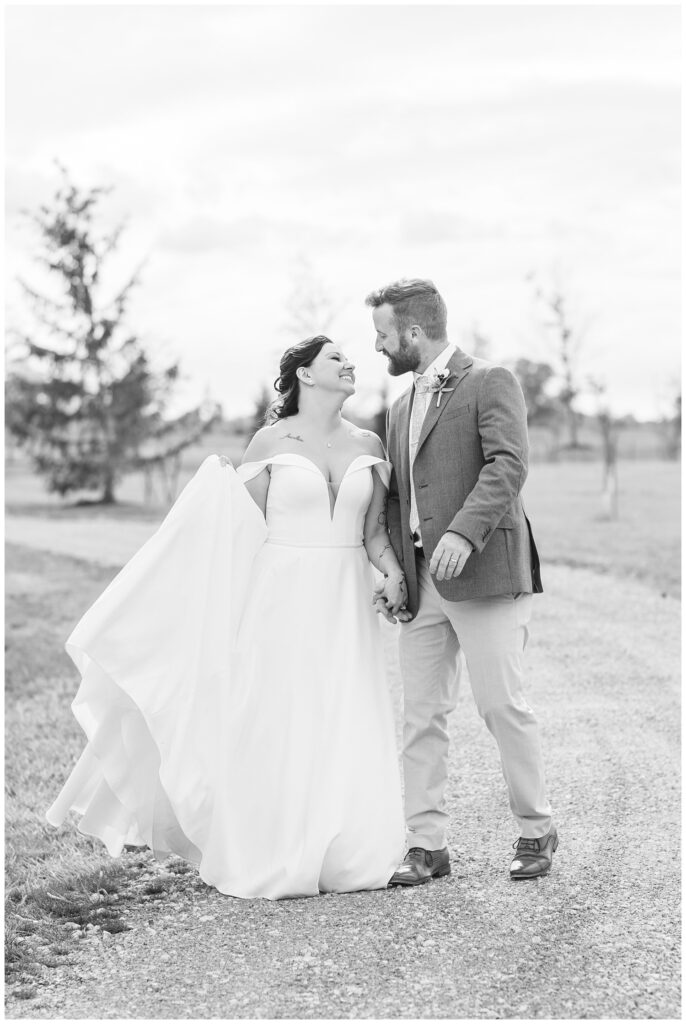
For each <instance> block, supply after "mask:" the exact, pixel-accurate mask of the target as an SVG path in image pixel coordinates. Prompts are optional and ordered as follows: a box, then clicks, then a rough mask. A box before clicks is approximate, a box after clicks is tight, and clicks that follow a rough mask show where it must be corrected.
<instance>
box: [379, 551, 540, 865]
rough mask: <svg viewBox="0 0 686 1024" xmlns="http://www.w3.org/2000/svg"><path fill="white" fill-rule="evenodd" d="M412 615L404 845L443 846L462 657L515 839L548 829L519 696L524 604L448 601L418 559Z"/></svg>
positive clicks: (406, 634) (406, 655)
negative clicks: (495, 756)
mask: <svg viewBox="0 0 686 1024" xmlns="http://www.w3.org/2000/svg"><path fill="white" fill-rule="evenodd" d="M417 574H418V582H419V595H420V596H419V611H418V613H417V615H416V616H415V618H414V619H412V621H411V622H407V623H403V625H402V626H401V633H400V641H399V654H400V671H401V676H402V681H403V691H404V708H405V723H404V736H403V772H404V777H405V817H406V821H407V830H408V842H409V845H410V846H411V847H412V846H420V847H423V848H424V849H426V850H440V849H442V848H443V847H444V846H445V845H446V829H447V825H448V814H447V813H446V810H445V790H446V783H447V778H448V755H449V739H448V716H449V715H450V713H451V711H453V710H454V709H455V705H456V702H457V688H458V655H459V653H460V649H461V650H462V652H463V654H464V658H465V661H466V664H467V670H468V672H469V679H470V682H471V687H472V693H473V695H474V700H475V701H476V706H477V709H478V712H479V714H480V716H481V718H483V720H484V722H485V723H486V725H487V727H488V729H489V731H490V732H491V734H492V735H493V737H494V738H495V741H496V743H497V744H498V749H499V751H500V761H501V765H502V770H503V775H504V777H505V782H506V784H507V789H508V793H509V799H510V807H511V809H512V813H513V814H514V817H515V819H516V821H517V824H518V825H519V829H520V835H522V836H525V837H526V838H531V839H536V838H540V837H541V836H544V835H546V833H547V832H549V831H550V828H551V825H552V817H551V808H550V804H549V802H548V799H547V797H546V790H545V777H544V771H543V758H542V755H541V747H540V741H539V735H538V724H537V722H536V718H535V716H534V713H533V711H532V710H531V708H530V707H529V705H528V703H527V701H526V698H525V696H524V691H523V669H522V660H523V654H524V648H525V647H526V643H527V639H528V624H529V619H530V617H531V605H532V601H533V597H532V595H531V594H520V595H519V596H518V597H514V596H513V595H511V594H508V595H503V596H499V597H486V598H480V599H478V600H474V601H446V600H445V599H444V598H442V597H441V595H440V594H439V593H438V591H437V590H436V587H435V586H434V583H433V580H432V578H431V575H430V573H429V568H428V565H427V563H426V561H425V559H424V558H418V559H417Z"/></svg>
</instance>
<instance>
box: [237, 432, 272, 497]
mask: <svg viewBox="0 0 686 1024" xmlns="http://www.w3.org/2000/svg"><path fill="white" fill-rule="evenodd" d="M270 430H271V428H270V427H262V429H261V430H258V431H257V433H256V434H255V436H254V437H253V439H252V441H251V442H250V444H249V445H248V447H247V448H246V449H245V452H244V453H243V458H242V459H241V465H242V464H243V463H245V462H259V461H260V460H261V459H266V458H268V457H269V454H270V449H271V443H272V442H271V434H270ZM270 480H271V476H270V473H269V468H268V467H267V466H265V468H264V469H263V470H262V471H261V472H260V473H258V474H257V476H254V477H253V478H252V479H251V480H246V481H244V486H245V489H246V490H247V492H248V494H249V495H250V497H251V498H252V499H253V501H254V502H255V504H256V505H257V507H258V508H259V510H260V512H261V513H262V515H263V516H265V517H266V514H267V492H268V491H269V481H270Z"/></svg>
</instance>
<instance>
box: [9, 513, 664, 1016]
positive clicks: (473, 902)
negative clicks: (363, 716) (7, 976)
mask: <svg viewBox="0 0 686 1024" xmlns="http://www.w3.org/2000/svg"><path fill="white" fill-rule="evenodd" d="M148 525H149V524H148ZM101 541H102V538H101ZM26 542H27V541H26V540H25V541H24V543H26ZM79 543H80V544H83V543H84V539H83V535H82V536H81V538H80V540H79ZM51 544H52V538H51ZM134 546H135V545H134ZM53 549H54V548H53ZM100 550H101V552H102V548H101V549H100ZM545 582H546V588H547V589H546V594H545V595H543V596H542V597H541V598H540V599H537V602H536V615H535V621H534V628H533V637H532V644H531V648H530V654H529V680H530V682H529V695H530V699H531V702H532V704H533V705H534V706H535V707H536V709H537V712H538V716H539V720H540V723H541V727H542V733H543V742H544V750H545V754H546V762H547V766H548V779H549V787H550V792H551V796H552V799H553V804H554V807H555V809H556V819H557V824H558V828H559V832H560V848H559V850H558V853H557V855H556V857H555V864H554V868H553V872H552V874H551V875H550V876H549V877H548V878H546V879H541V880H539V881H535V882H521V883H511V882H510V881H509V879H508V876H507V867H508V863H509V857H510V855H511V850H510V844H511V843H512V841H513V840H514V839H515V838H516V829H515V827H514V825H513V822H512V819H511V817H510V814H509V811H508V807H507V801H506V797H505V792H504V786H503V783H502V779H501V776H500V769H499V765H498V760H497V754H496V750H495V747H494V745H493V743H492V741H491V739H490V737H489V735H488V733H487V732H486V730H485V728H484V727H483V726H482V724H481V722H480V720H479V719H478V716H477V715H476V711H475V709H474V705H473V702H472V699H471V695H470V694H469V692H463V693H462V695H461V699H460V704H459V707H458V710H457V712H456V714H455V715H454V716H453V721H452V736H453V756H452V762H451V787H450V811H451V815H452V829H451V833H450V847H451V850H452V858H453V875H452V876H451V877H449V878H447V879H442V880H440V881H436V882H432V883H431V884H429V885H426V886H422V887H420V888H419V889H417V890H410V891H406V890H385V891H381V892H374V893H361V894H350V895H339V896H334V895H328V896H321V897H319V898H316V899H309V900H290V901H284V902H280V903H269V902H267V901H262V900H251V901H240V900H235V899H231V898H229V897H225V896H222V895H220V894H218V893H217V892H216V891H214V890H211V889H208V888H207V886H205V885H204V884H203V883H202V882H200V881H199V879H198V878H197V875H196V874H195V872H194V871H191V872H188V873H186V874H180V875H177V874H170V872H169V867H170V866H171V867H173V866H174V864H173V863H172V864H170V865H167V866H164V865H152V864H151V863H150V861H149V859H146V858H143V859H142V863H143V864H144V865H145V866H143V867H141V868H140V876H141V878H140V882H141V885H140V893H142V892H143V889H144V885H143V884H142V882H143V881H144V880H147V881H149V880H150V879H149V877H148V875H147V874H146V872H151V873H153V874H155V876H156V877H160V876H161V878H162V880H163V881H164V880H167V881H168V883H169V889H168V891H167V892H166V894H164V895H163V896H155V895H154V894H152V895H147V896H145V895H140V896H139V898H137V899H136V900H135V901H134V902H132V903H131V904H130V907H129V908H128V909H127V910H126V912H125V914H124V918H125V920H126V922H127V923H128V924H129V925H130V926H131V930H130V931H128V932H123V933H120V934H115V935H112V936H109V935H103V934H102V933H100V932H94V933H92V934H91V935H90V936H89V937H85V938H83V939H81V940H79V939H76V938H74V939H73V940H72V946H73V950H74V952H73V955H72V956H71V957H70V961H71V962H70V963H67V964H64V965H61V966H59V967H56V968H54V969H52V970H50V971H49V973H48V981H47V984H46V985H44V986H41V989H40V994H39V996H38V997H37V998H36V999H33V1000H30V1001H27V1002H25V1003H22V1002H19V1001H17V1000H11V1001H10V1003H9V1007H8V1013H7V1015H8V1016H9V1017H11V1018H20V1017H26V1018H34V1019H50V1018H76V1019H85V1018H89V1017H91V1018H102V1019H107V1018H144V1019H146V1018H165V1017H166V1018H172V1019H191V1018H200V1019H208V1018H225V1019H226V1018H257V1019H270V1018H271V1019H274V1018H294V1019H317V1018H337V1019H340V1018H453V1019H455V1018H456V1019H460V1018H465V1017H468V1018H495V1017H498V1018H505V1017H507V1018H521V1017H529V1018H540V1019H542V1018H579V1017H586V1018H634V1019H640V1018H659V1019H671V1018H674V1019H676V1018H678V1017H679V1016H680V993H679V964H680V960H679V950H680V920H679V910H680V889H679V884H680V883H679V857H678V852H679V835H680V830H679V788H678V787H679V767H680V759H679V606H678V603H677V602H676V601H674V600H673V599H671V598H661V597H660V596H659V595H658V594H656V593H655V592H654V591H653V590H652V589H650V588H648V587H645V586H643V585H641V584H638V583H630V582H627V581H622V583H621V585H620V584H619V583H618V582H617V581H616V580H614V579H612V578H610V577H605V576H598V575H594V574H592V573H589V572H586V571H583V570H575V569H568V568H562V567H557V568H556V567H548V569H547V571H546V578H545ZM395 697H396V702H397V699H398V694H397V689H396V692H395ZM136 856H138V855H136ZM139 860H141V858H140V857H139Z"/></svg>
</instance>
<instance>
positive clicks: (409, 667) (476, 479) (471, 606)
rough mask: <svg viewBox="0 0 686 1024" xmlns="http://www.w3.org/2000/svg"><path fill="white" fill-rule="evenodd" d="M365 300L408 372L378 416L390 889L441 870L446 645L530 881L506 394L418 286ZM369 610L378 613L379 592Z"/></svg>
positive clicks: (523, 591) (523, 552)
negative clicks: (389, 653) (391, 624)
mask: <svg viewBox="0 0 686 1024" xmlns="http://www.w3.org/2000/svg"><path fill="white" fill-rule="evenodd" d="M366 303H367V305H368V306H371V307H372V316H373V319H374V327H375V329H376V351H377V352H383V353H384V355H385V356H386V358H387V359H388V372H389V373H390V374H391V375H392V376H394V377H395V376H399V375H400V374H403V373H407V372H409V371H412V373H413V376H414V380H413V385H412V387H411V388H409V390H407V391H406V392H405V393H404V394H403V395H401V397H400V398H399V399H398V400H397V401H396V402H394V404H393V406H392V407H391V409H390V412H389V416H388V452H389V458H390V460H391V462H392V465H393V473H392V476H391V484H390V491H389V506H388V525H389V531H390V535H391V541H392V543H393V547H394V548H395V551H396V554H397V555H398V558H399V559H400V561H401V563H402V564H403V567H404V571H405V574H406V577H407V586H408V595H409V596H408V601H407V610H408V612H409V613H410V614H411V616H412V618H411V620H410V621H404V622H403V623H402V625H401V627H400V629H401V633H400V640H399V653H400V670H401V675H402V680H403V690H404V708H405V723H404V744H403V769H404V776H405V816H406V820H407V829H408V834H409V847H410V849H409V852H408V854H407V856H406V857H405V860H404V862H403V863H402V864H401V865H400V866H399V867H398V869H397V871H396V872H395V874H394V875H393V877H392V879H391V884H392V885H419V884H421V883H422V882H427V881H429V879H431V878H434V877H438V876H441V875H447V874H449V873H450V857H449V854H448V850H447V847H446V829H447V824H448V815H447V813H446V810H445V789H446V782H447V773H448V753H449V750H448V744H449V741H448V716H449V714H450V712H451V711H453V709H454V708H455V704H456V699H457V682H458V673H457V659H458V655H459V652H460V650H462V652H463V654H464V658H465V661H466V664H467V669H468V673H469V679H470V681H471V686H472V692H473V694H474V699H475V701H476V706H477V709H478V711H479V714H480V716H481V717H482V718H483V720H484V721H485V723H486V725H487V727H488V729H489V730H490V732H491V733H492V735H493V736H494V738H495V740H496V742H497V744H498V748H499V751H500V759H501V764H502V770H503V775H504V776H505V782H506V784H507V788H508V792H509V798H510V807H511V809H512V813H513V814H514V817H515V820H516V822H517V824H518V826H519V830H520V838H519V840H518V841H517V843H516V844H515V848H516V852H515V856H514V859H513V860H512V863H511V865H510V877H511V878H513V879H522V878H536V877H538V876H540V875H546V874H547V873H548V872H549V871H550V867H551V864H552V858H553V852H554V851H555V849H556V848H557V832H556V830H555V828H554V826H553V822H552V817H551V809H550V804H549V803H548V799H547V796H546V790H545V780H544V772H543V760H542V757H541V750H540V745H539V737H538V726H537V723H536V719H535V717H534V713H533V711H532V710H531V708H530V707H529V705H528V703H527V701H526V698H525V696H524V690H523V681H524V680H523V666H522V661H523V653H524V647H525V646H526V641H527V638H528V632H529V631H528V625H529V619H530V617H531V605H532V602H533V597H532V595H533V593H539V592H540V591H541V590H542V586H541V579H540V572H539V564H538V556H537V553H536V547H535V545H534V542H533V536H532V534H531V528H530V526H529V522H528V520H527V518H526V516H525V515H524V508H523V506H522V502H521V499H520V497H519V493H520V491H521V488H522V485H523V484H524V480H525V479H526V474H527V456H528V441H527V429H526V408H525V405H524V398H523V395H522V391H521V388H520V387H519V384H518V383H517V380H516V378H515V377H514V376H513V375H512V374H511V373H510V371H509V370H506V369H505V368H504V367H502V366H494V365H492V364H491V363H487V362H486V361H485V360H483V359H476V358H472V357H471V356H468V355H467V354H466V353H464V352H462V351H461V350H460V349H459V348H457V347H456V346H455V345H452V344H450V343H449V341H448V337H447V333H446V322H447V311H446V306H445V303H444V301H443V299H442V298H441V296H440V295H439V293H438V291H437V289H436V287H435V286H434V284H433V283H432V282H431V281H427V280H419V279H415V280H402V281H397V282H395V283H393V284H389V285H387V286H386V287H385V288H381V289H379V290H378V291H375V292H372V293H371V295H368V296H367V299H366ZM375 600H377V601H378V602H379V608H380V610H381V611H383V612H384V613H385V614H388V613H387V609H386V605H385V601H384V591H383V588H380V589H379V592H378V593H377V595H376V597H375ZM399 618H403V616H402V615H400V616H399Z"/></svg>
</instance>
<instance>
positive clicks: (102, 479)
mask: <svg viewBox="0 0 686 1024" xmlns="http://www.w3.org/2000/svg"><path fill="white" fill-rule="evenodd" d="M62 174H63V180H62V183H61V185H60V187H59V188H58V190H57V192H56V194H55V196H54V199H53V201H52V203H51V204H50V205H46V206H41V207H40V209H39V210H38V212H37V213H34V214H29V217H30V220H31V221H32V222H33V224H34V226H35V227H37V229H38V232H39V236H40V241H41V255H40V256H39V262H40V263H41V264H43V266H44V267H46V268H47V270H48V276H49V278H50V279H51V282H52V284H53V285H55V286H56V288H55V295H56V297H52V296H51V295H47V294H44V293H41V292H39V291H38V290H36V289H35V288H33V287H31V286H29V285H28V284H26V283H25V282H21V283H22V286H23V288H24V291H25V293H26V295H27V297H28V298H29V300H30V303H31V308H32V312H33V314H34V317H35V322H36V326H35V330H32V331H30V332H24V333H22V334H21V335H20V341H21V347H22V350H23V351H22V358H21V361H20V363H19V365H16V363H15V367H16V368H15V369H14V370H13V372H11V374H10V375H9V378H8V384H7V392H6V403H7V424H8V429H9V430H10V431H11V432H12V434H13V435H14V436H15V437H16V438H17V440H18V441H19V442H20V443H22V444H23V445H24V446H25V447H26V448H27V450H28V451H29V453H30V455H31V458H32V461H33V463H34V466H35V469H36V470H37V472H38V473H40V474H41V475H42V476H44V477H45V479H46V481H47V485H48V488H49V489H50V490H52V491H56V492H57V493H58V494H60V495H65V494H68V493H70V492H73V491H76V490H82V489H87V490H98V491H99V492H100V501H102V502H103V503H111V502H113V501H114V500H115V487H116V484H117V482H118V481H119V480H120V479H121V477H122V475H123V474H124V473H125V472H126V471H127V470H131V469H133V468H137V467H140V466H142V465H144V464H145V463H146V462H155V463H159V462H160V460H163V459H164V458H165V455H166V451H165V445H164V438H165V437H166V436H169V438H170V440H171V442H172V444H173V447H174V449H175V451H178V450H179V446H180V447H184V443H183V440H181V441H179V431H178V427H179V425H180V424H182V423H183V421H184V417H181V418H179V419H178V420H169V419H166V418H165V416H164V412H165V409H166V407H167V404H168V401H169V399H170V397H171V394H172V390H173V386H174V382H175V381H176V380H177V377H178V364H177V363H173V364H171V365H168V366H166V367H165V368H164V369H162V370H154V369H153V367H152V366H151V363H150V359H149V357H148V355H147V353H146V352H145V350H144V348H143V346H142V344H141V342H140V340H139V339H138V337H137V336H136V334H135V333H132V332H131V331H130V330H129V328H128V327H127V312H128V306H129V300H130V296H131V291H132V289H133V288H134V286H135V285H136V284H137V282H138V273H135V274H134V275H133V276H132V277H131V278H130V279H129V280H128V281H127V283H126V284H125V285H124V287H123V288H121V289H120V290H119V291H118V292H117V293H116V294H115V295H114V297H113V298H111V299H110V300H109V301H107V300H104V299H103V296H102V294H101V293H102V278H103V273H104V270H105V266H106V264H107V261H108V257H110V256H111V254H112V253H113V252H114V251H115V249H116V247H117V244H118V241H119V237H120V234H121V228H118V229H117V230H115V231H114V232H113V233H112V234H107V233H105V232H103V231H102V230H99V229H98V227H97V225H96V223H95V221H96V214H97V213H98V212H99V211H98V203H99V202H100V201H101V199H102V197H103V196H104V195H105V194H106V193H107V191H108V190H107V189H103V188H92V189H88V190H82V189H80V188H78V187H77V186H75V185H74V184H73V183H72V182H71V181H70V180H69V178H68V176H67V174H66V172H65V171H64V170H63V171H62ZM189 415H190V419H192V420H193V424H194V426H193V430H191V431H189V433H188V438H187V443H189V444H190V443H191V442H192V440H194V439H195V437H197V433H198V420H199V417H200V413H199V411H196V413H195V414H185V417H186V418H188V416H189ZM213 418H214V413H213V414H212V415H210V416H204V415H203V416H202V417H201V419H202V421H203V428H206V427H207V426H209V425H210V423H211V422H212V420H213ZM151 442H152V447H151ZM145 447H147V449H148V451H147V453H144V452H143V449H144V448H145Z"/></svg>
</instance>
